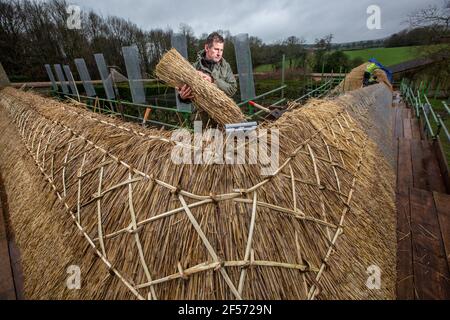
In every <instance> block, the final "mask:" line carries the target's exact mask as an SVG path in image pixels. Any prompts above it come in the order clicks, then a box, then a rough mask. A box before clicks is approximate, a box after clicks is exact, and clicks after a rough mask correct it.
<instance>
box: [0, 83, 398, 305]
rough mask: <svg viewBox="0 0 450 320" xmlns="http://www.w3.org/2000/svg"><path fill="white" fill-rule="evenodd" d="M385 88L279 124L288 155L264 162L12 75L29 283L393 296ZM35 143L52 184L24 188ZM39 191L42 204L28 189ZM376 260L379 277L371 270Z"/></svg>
mask: <svg viewBox="0 0 450 320" xmlns="http://www.w3.org/2000/svg"><path fill="white" fill-rule="evenodd" d="M386 95H387V93H386V90H385V88H384V87H383V86H372V87H371V88H366V89H363V90H361V91H360V92H358V93H355V94H350V95H347V96H344V97H341V98H339V99H337V100H336V101H332V100H323V101H316V102H315V104H314V105H313V106H309V105H306V106H305V107H303V108H301V109H294V110H293V111H291V112H287V113H285V114H284V115H283V116H282V117H281V118H280V119H279V120H278V121H276V122H274V123H272V124H268V125H267V128H277V129H279V130H280V167H279V169H278V170H277V172H276V173H275V174H274V175H273V176H271V177H261V176H260V166H259V165H224V166H219V165H174V164H173V163H172V162H171V159H170V153H171V150H172V147H173V142H172V141H170V139H169V137H170V132H161V131H159V130H142V129H138V128H137V127H136V126H133V125H121V123H120V122H119V121H118V120H114V119H110V118H107V117H104V116H102V115H92V114H91V113H90V112H88V111H85V110H81V109H77V108H74V107H71V106H68V105H65V104H63V103H59V102H55V101H53V100H50V99H46V98H42V97H39V96H37V95H35V94H32V93H28V92H27V93H25V92H19V91H17V90H14V89H10V88H7V89H4V90H2V91H1V92H0V112H1V113H0V115H1V116H0V126H1V128H2V129H5V130H4V131H5V132H7V134H5V135H4V136H2V138H1V139H0V142H1V146H2V148H4V149H3V150H6V151H5V152H2V153H1V154H0V165H1V170H2V172H4V175H5V176H6V178H5V184H6V188H7V189H8V190H9V191H10V192H9V193H10V196H9V199H10V206H11V210H10V212H11V220H12V225H13V228H14V231H15V232H16V237H17V239H18V244H19V247H21V248H23V251H24V252H25V253H26V254H24V255H23V263H24V273H25V284H26V288H25V289H26V293H27V295H28V297H31V298H33V297H34V298H37V297H39V298H40V297H49V298H94V299H98V298H108V299H110V298H133V297H134V298H150V299H152V298H153V299H154V298H157V299H236V298H244V299H314V298H318V299H366V298H393V297H394V296H395V295H394V288H395V219H394V191H393V190H394V183H395V179H394V176H393V170H392V167H390V166H389V164H388V162H386V160H385V159H384V157H383V156H382V153H381V152H380V150H379V149H378V148H377V146H376V145H375V143H374V142H373V140H372V139H371V137H370V136H368V133H370V132H372V130H375V129H373V128H372V127H377V125H378V123H377V122H372V120H373V118H372V117H371V116H370V114H371V113H372V112H373V110H375V109H381V110H383V109H384V108H385V103H384V101H383V99H384V98H383V97H384V96H386ZM380 101H383V104H381V103H379V102H380ZM378 103H379V104H378ZM388 107H390V106H388ZM260 129H263V128H260ZM377 130H378V131H382V130H383V128H381V127H380V128H378V129H377ZM14 134H19V135H20V137H21V139H22V142H21V143H20V144H19V145H17V143H14V141H12V139H10V137H11V135H14ZM382 138H383V136H382V135H381V134H380V139H382ZM385 142H386V141H385ZM386 143H387V142H386ZM22 144H23V145H24V146H25V147H26V149H27V150H28V151H27V152H25V151H23V152H11V151H10V150H14V149H15V148H18V149H20V148H23V147H21V146H20V145H22ZM26 154H27V156H24V155H26ZM30 156H31V157H32V158H33V159H34V162H35V166H36V167H37V168H39V170H40V172H41V175H42V176H41V177H42V178H43V179H42V178H41V180H39V178H38V175H35V174H34V173H30V177H29V180H30V181H33V182H32V183H35V184H39V183H41V184H42V183H44V181H45V184H46V185H48V186H49V187H50V189H49V188H46V187H43V191H44V192H43V193H42V194H22V193H21V192H20V185H21V180H20V179H19V180H18V176H17V175H20V174H21V171H18V170H17V167H18V166H22V162H24V161H28V160H26V158H27V157H30ZM12 163H14V165H12ZM30 170H31V171H32V169H30ZM31 171H30V172H31ZM36 180H39V181H37V182H36ZM45 184H44V185H45ZM8 190H7V191H8ZM50 190H52V192H54V194H55V195H56V197H55V196H51V195H50V193H49V192H50ZM41 197H44V198H46V199H48V200H47V201H44V200H42V201H40V200H39V199H40V198H41ZM34 198H36V199H34ZM51 199H54V200H51ZM38 200H39V202H38V203H37V204H36V206H34V207H33V211H32V212H33V214H31V213H30V214H27V212H29V211H27V208H26V206H23V205H21V204H22V203H23V202H24V201H25V202H27V203H28V204H30V203H33V204H34V203H36V201H38ZM15 208H16V209H15ZM18 208H20V209H21V210H19V209H18ZM28 210H29V209H28ZM55 210H56V212H62V211H65V212H66V213H65V214H58V215H57V217H55V216H54V215H52V213H54V212H55ZM34 226H42V227H45V228H42V227H41V228H36V227H34ZM62 232H66V233H68V234H67V235H64V237H66V238H65V239H68V240H69V241H68V242H66V243H61V241H62V240H61V239H62V238H64V237H63V236H62V234H61V233H62ZM50 239H59V241H54V242H55V243H53V241H50ZM52 248H58V249H55V250H57V251H58V252H57V254H58V259H56V260H55V261H52V262H51V263H49V264H48V268H47V272H46V273H45V274H44V275H42V273H39V272H38V270H39V268H40V266H39V264H42V263H43V260H44V259H48V258H50V257H51V256H52V254H54V253H52ZM88 252H93V253H94V255H89V254H88ZM62 253H64V254H62ZM67 264H79V265H80V266H81V269H82V272H83V274H82V275H83V277H84V278H83V279H84V280H83V284H84V285H83V288H82V290H77V291H70V290H67V288H66V287H65V286H64V285H63V284H62V283H63V282H64V278H65V277H66V274H65V270H64V268H65V267H66V265H67ZM371 265H377V266H379V267H380V268H381V270H383V286H382V288H381V289H380V290H369V289H368V288H367V287H366V285H365V284H366V280H367V273H366V271H367V268H368V267H369V266H371ZM43 278H44V279H43ZM56 280H58V281H60V280H61V282H58V281H56Z"/></svg>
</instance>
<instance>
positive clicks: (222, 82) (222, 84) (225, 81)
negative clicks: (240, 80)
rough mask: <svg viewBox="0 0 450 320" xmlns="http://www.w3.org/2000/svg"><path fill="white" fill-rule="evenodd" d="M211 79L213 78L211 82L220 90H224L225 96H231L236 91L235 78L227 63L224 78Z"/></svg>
mask: <svg viewBox="0 0 450 320" xmlns="http://www.w3.org/2000/svg"><path fill="white" fill-rule="evenodd" d="M213 80H214V81H213V83H215V84H216V86H217V87H218V88H219V89H220V90H222V91H223V92H225V93H226V94H227V96H229V97H232V96H234V94H235V93H236V91H237V84H236V79H235V78H234V74H233V71H232V70H231V67H230V65H229V64H227V70H226V76H225V78H219V79H216V78H214V77H213Z"/></svg>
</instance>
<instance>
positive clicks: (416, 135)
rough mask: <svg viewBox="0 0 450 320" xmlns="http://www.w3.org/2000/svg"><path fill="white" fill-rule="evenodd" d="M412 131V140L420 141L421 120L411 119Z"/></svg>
mask: <svg viewBox="0 0 450 320" xmlns="http://www.w3.org/2000/svg"><path fill="white" fill-rule="evenodd" d="M411 131H412V136H413V137H412V138H413V139H417V140H420V139H421V136H420V127H419V120H417V118H413V119H411Z"/></svg>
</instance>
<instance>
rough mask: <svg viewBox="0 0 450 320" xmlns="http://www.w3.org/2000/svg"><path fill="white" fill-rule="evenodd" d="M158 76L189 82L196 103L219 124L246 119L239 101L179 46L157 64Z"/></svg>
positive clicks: (180, 83)
mask: <svg viewBox="0 0 450 320" xmlns="http://www.w3.org/2000/svg"><path fill="white" fill-rule="evenodd" d="M156 76H157V77H158V78H159V79H161V80H163V81H164V82H166V83H167V84H168V85H170V86H172V87H182V86H183V85H184V84H187V85H188V86H189V87H191V89H192V93H193V96H194V99H193V101H194V103H195V105H196V106H197V107H199V108H200V109H201V110H203V111H205V112H206V113H208V115H209V116H210V117H211V118H212V119H213V120H214V121H216V122H217V123H218V124H219V125H221V126H224V125H225V124H232V123H242V122H245V121H246V120H245V115H244V114H243V113H242V111H241V109H240V108H239V107H238V106H237V104H236V103H235V102H234V101H233V99H231V98H230V97H228V96H227V95H226V94H225V93H224V92H223V91H222V90H220V89H219V88H218V87H217V86H216V85H214V84H212V83H210V82H208V81H206V80H204V79H203V78H202V77H201V76H200V75H199V74H198V73H197V71H196V70H195V69H194V67H192V65H191V64H190V63H189V62H188V61H187V60H186V59H184V58H183V57H182V56H181V55H180V54H179V53H178V51H177V50H176V49H171V50H170V51H168V52H167V53H166V54H164V56H163V57H162V58H161V61H160V62H159V63H158V65H157V66H156Z"/></svg>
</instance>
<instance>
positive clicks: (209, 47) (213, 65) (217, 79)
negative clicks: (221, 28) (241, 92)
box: [177, 32, 237, 103]
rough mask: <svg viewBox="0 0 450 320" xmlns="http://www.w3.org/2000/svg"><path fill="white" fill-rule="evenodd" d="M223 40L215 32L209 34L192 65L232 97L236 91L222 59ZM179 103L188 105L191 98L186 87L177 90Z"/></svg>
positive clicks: (232, 79) (232, 78) (188, 88)
mask: <svg viewBox="0 0 450 320" xmlns="http://www.w3.org/2000/svg"><path fill="white" fill-rule="evenodd" d="M224 44H225V40H224V38H223V37H222V36H221V35H220V34H219V33H217V32H213V33H211V34H210V35H209V36H208V38H206V42H205V48H204V49H203V50H201V51H200V52H199V53H198V55H197V61H196V62H195V63H194V64H193V66H194V68H195V69H196V70H197V72H198V73H199V74H200V75H201V76H202V77H203V79H205V80H206V81H209V82H211V83H214V84H215V85H216V86H217V87H218V88H219V89H220V90H222V91H223V92H225V93H226V94H227V95H228V96H229V97H232V96H233V95H234V94H235V93H236V90H237V84H236V79H235V78H234V75H233V71H232V70H231V67H230V65H229V63H228V62H226V61H225V59H224V58H223V48H224ZM177 89H178V91H179V98H180V101H182V102H184V103H189V102H190V100H191V99H192V98H193V95H192V90H191V88H190V87H189V86H188V85H183V86H182V87H181V88H177Z"/></svg>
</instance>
